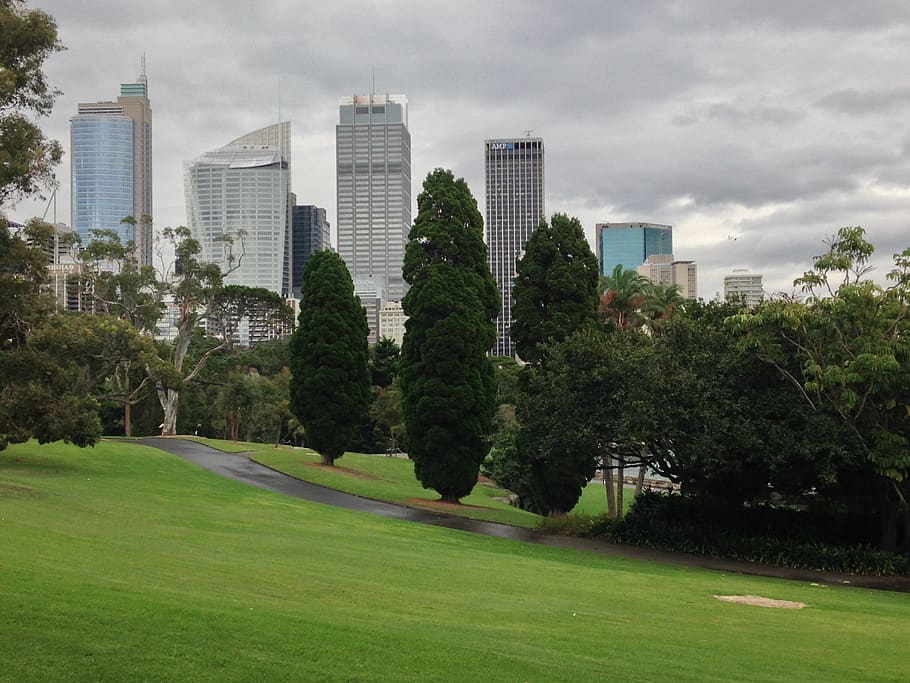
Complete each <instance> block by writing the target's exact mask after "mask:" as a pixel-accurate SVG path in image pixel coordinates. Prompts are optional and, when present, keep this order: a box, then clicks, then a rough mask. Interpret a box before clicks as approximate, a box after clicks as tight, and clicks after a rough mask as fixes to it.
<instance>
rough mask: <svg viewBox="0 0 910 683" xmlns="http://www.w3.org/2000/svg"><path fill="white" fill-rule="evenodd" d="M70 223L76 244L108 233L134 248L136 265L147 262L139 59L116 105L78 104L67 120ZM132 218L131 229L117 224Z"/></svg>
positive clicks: (148, 139)
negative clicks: (97, 233)
mask: <svg viewBox="0 0 910 683" xmlns="http://www.w3.org/2000/svg"><path fill="white" fill-rule="evenodd" d="M70 149H71V154H70V178H71V179H72V193H71V197H72V222H73V230H75V231H76V232H77V233H78V234H79V236H80V238H81V239H82V244H83V245H84V244H88V242H89V241H90V240H91V239H92V236H91V232H90V231H91V230H93V229H103V230H114V231H116V232H117V234H118V235H120V239H121V241H122V242H123V243H124V244H125V243H126V242H128V241H130V240H132V241H134V242H135V243H136V247H137V252H138V258H139V261H140V263H143V264H150V263H151V262H152V226H151V223H146V222H143V221H142V217H143V216H148V217H151V216H152V109H151V105H150V103H149V98H148V79H147V78H146V75H145V59H143V65H142V74H141V75H140V76H139V78H138V79H137V80H136V82H135V83H124V84H122V85H121V86H120V97H118V98H117V101H116V102H91V103H83V104H80V105H78V113H77V114H76V116H74V117H72V118H71V119H70ZM127 216H132V217H133V218H135V219H136V227H135V229H134V228H132V227H130V226H128V225H125V224H123V223H121V222H120V221H121V220H123V219H124V218H126V217H127Z"/></svg>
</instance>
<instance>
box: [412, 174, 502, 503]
mask: <svg viewBox="0 0 910 683" xmlns="http://www.w3.org/2000/svg"><path fill="white" fill-rule="evenodd" d="M404 278H405V280H406V281H407V282H408V283H409V284H410V286H411V288H410V290H409V291H408V293H407V294H406V295H405V298H404V301H403V302H402V306H403V308H404V312H405V313H406V314H407V316H408V320H407V322H406V323H405V337H404V344H403V346H402V350H401V369H400V378H401V390H402V397H403V409H404V420H405V425H406V428H407V435H408V455H409V457H410V458H411V459H412V460H413V461H414V472H415V474H416V476H417V478H418V480H419V481H420V482H421V484H423V486H424V488H428V489H434V490H435V491H437V492H438V493H439V494H440V496H441V497H442V499H443V500H445V501H448V502H453V503H456V502H458V501H459V500H460V499H461V498H462V497H463V496H465V495H467V494H468V493H469V492H470V491H471V489H473V488H474V485H475V484H476V483H477V474H478V471H479V469H480V464H481V462H483V459H484V457H485V455H486V453H487V450H488V442H487V436H488V435H489V433H490V428H491V424H490V423H491V419H492V417H493V412H494V410H495V384H494V374H493V367H492V364H491V362H490V359H489V358H488V357H487V351H488V350H489V349H490V347H491V346H492V345H493V342H494V341H495V338H496V329H495V325H494V320H495V318H496V316H497V314H498V312H499V310H498V306H499V297H498V295H497V292H496V283H495V281H494V280H493V276H492V275H491V273H490V268H489V266H488V264H487V249H486V245H485V244H484V241H483V219H482V218H481V216H480V211H478V209H477V202H476V201H475V199H474V197H473V195H472V194H471V191H470V190H469V189H468V186H467V183H465V181H464V180H463V179H458V180H455V178H454V176H453V175H452V173H451V171H447V170H443V169H436V170H435V171H433V172H431V173H430V174H429V175H428V176H427V178H426V180H425V181H424V184H423V192H421V193H420V196H419V197H418V198H417V219H416V220H415V221H414V227H413V228H412V230H411V234H410V240H409V241H408V244H407V247H406V251H405V260H404Z"/></svg>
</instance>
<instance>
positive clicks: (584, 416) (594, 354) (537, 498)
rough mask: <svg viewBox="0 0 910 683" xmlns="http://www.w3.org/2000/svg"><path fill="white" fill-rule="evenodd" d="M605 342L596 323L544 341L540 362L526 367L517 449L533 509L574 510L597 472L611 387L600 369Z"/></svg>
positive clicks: (550, 512)
mask: <svg viewBox="0 0 910 683" xmlns="http://www.w3.org/2000/svg"><path fill="white" fill-rule="evenodd" d="M604 348H605V344H604V338H603V335H602V334H600V333H599V331H598V330H597V329H596V328H593V327H592V328H589V329H587V330H582V331H580V332H577V333H576V334H574V335H572V336H571V337H569V339H568V340H566V341H565V342H563V343H561V344H553V345H551V346H547V347H544V348H543V354H542V357H541V363H540V367H539V368H536V369H531V368H530V367H529V368H527V369H526V372H525V375H524V377H523V378H522V380H523V381H522V389H523V391H522V394H521V396H520V397H519V400H518V405H517V416H518V422H519V424H520V428H519V431H518V434H517V437H516V439H517V448H516V451H515V452H516V455H517V456H518V458H519V465H518V467H519V471H520V472H526V473H527V479H526V482H525V483H526V486H527V488H526V490H523V491H516V493H519V495H520V496H521V497H522V500H523V504H524V505H525V506H526V507H527V508H528V509H530V510H533V511H535V512H538V513H540V514H544V515H559V514H563V513H565V512H568V511H569V510H571V509H572V508H573V507H575V504H576V503H577V502H578V499H579V497H580V496H581V491H582V489H583V488H584V487H585V485H586V484H587V483H588V482H589V481H590V480H591V478H592V477H593V476H594V472H595V470H596V467H597V462H598V457H599V455H600V451H601V445H602V443H603V436H602V429H603V427H604V425H602V424H600V422H599V419H598V413H599V409H600V408H601V407H602V406H603V403H601V402H602V401H604V400H607V399H608V397H607V396H606V395H605V392H606V391H607V390H608V389H609V387H608V386H605V385H604V384H603V383H602V382H601V379H600V373H599V371H598V370H599V366H600V365H601V361H600V356H601V354H602V352H603V350H604Z"/></svg>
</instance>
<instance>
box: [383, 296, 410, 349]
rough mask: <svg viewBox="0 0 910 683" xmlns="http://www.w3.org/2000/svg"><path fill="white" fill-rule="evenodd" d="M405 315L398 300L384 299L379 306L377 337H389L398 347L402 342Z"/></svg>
mask: <svg viewBox="0 0 910 683" xmlns="http://www.w3.org/2000/svg"><path fill="white" fill-rule="evenodd" d="M405 320H407V316H406V315H405V314H404V311H403V310H402V308H401V302H400V301H386V302H384V303H383V304H382V306H381V307H380V308H379V338H380V339H381V338H383V337H385V338H387V339H391V340H392V341H393V342H395V343H396V344H398V346H399V347H400V346H401V344H402V343H403V342H404V323H405Z"/></svg>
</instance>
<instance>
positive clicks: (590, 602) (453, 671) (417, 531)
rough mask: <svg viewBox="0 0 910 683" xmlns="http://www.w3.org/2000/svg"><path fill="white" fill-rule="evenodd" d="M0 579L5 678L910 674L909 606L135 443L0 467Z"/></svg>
mask: <svg viewBox="0 0 910 683" xmlns="http://www.w3.org/2000/svg"><path fill="white" fill-rule="evenodd" d="M0 567H2V577H3V580H2V582H0V663H2V664H0V680H5V681H17V682H26V681H41V682H44V681H150V680H156V681H181V682H182V681H336V680H337V681H434V680H439V681H471V682H472V683H474V682H477V681H604V680H623V681H628V680H672V681H711V680H713V681H732V680H743V681H781V680H784V681H797V680H798V681H810V680H824V681H835V680H849V681H858V680H880V681H886V680H890V681H898V680H906V675H907V671H910V649H908V648H907V647H906V644H907V641H908V637H910V596H908V595H903V594H892V593H886V592H875V591H866V590H861V589H851V588H837V587H832V588H824V587H820V586H813V585H810V584H806V583H796V582H785V581H777V580H772V579H762V578H754V577H743V576H738V575H727V574H723V573H718V572H709V571H703V570H695V569H687V568H680V567H675V566H667V565H660V564H652V563H647V562H639V561H632V560H621V559H613V558H610V557H605V556H602V555H595V554H588V553H583V552H576V551H569V550H562V549H558V548H547V547H538V546H532V545H527V544H521V543H516V542H510V541H505V540H501V539H492V538H485V537H480V536H474V535H471V534H468V533H464V532H457V531H451V530H447V529H439V528H435V527H428V526H422V525H415V524H409V523H406V522H400V521H396V520H387V519H383V518H379V517H373V516H370V515H365V514H360V513H354V512H348V511H343V510H336V509H331V508H328V507H324V506H320V505H316V504H311V503H306V502H303V501H298V500H295V499H292V498H288V497H285V496H281V495H279V494H273V493H268V492H265V491H260V490H258V489H254V488H251V487H248V486H244V485H242V484H239V483H237V482H233V481H230V480H227V479H221V478H219V477H218V476H217V475H214V474H211V473H209V472H207V471H205V470H202V469H201V468H198V467H196V466H194V465H192V464H190V463H187V462H185V461H183V460H181V459H179V458H176V457H174V456H170V455H167V454H165V453H163V452H160V451H157V450H155V449H151V448H144V447H141V446H137V445H134V444H129V443H101V444H99V445H98V446H96V447H95V448H93V449H86V450H79V449H76V448H72V447H65V446H62V445H59V444H53V445H49V446H42V447H38V446H36V445H31V444H30V445H17V446H12V447H10V448H9V449H8V450H6V451H3V452H0ZM714 594H752V595H762V596H767V597H772V598H779V599H785V600H798V601H803V602H806V603H808V605H809V607H808V608H807V609H804V610H799V611H797V610H771V609H763V608H759V607H749V606H744V605H735V604H727V603H721V602H718V601H716V600H714V599H713V598H712V595H714Z"/></svg>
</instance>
